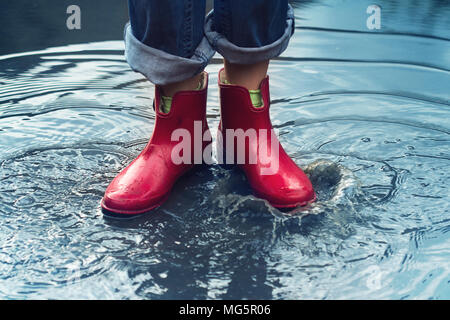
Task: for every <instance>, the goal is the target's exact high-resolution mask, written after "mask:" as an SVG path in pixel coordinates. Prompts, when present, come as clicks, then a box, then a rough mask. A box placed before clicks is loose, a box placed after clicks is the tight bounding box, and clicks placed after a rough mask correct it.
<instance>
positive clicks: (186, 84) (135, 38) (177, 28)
mask: <svg viewBox="0 0 450 320" xmlns="http://www.w3.org/2000/svg"><path fill="white" fill-rule="evenodd" d="M129 9H130V20H131V23H130V24H129V25H127V27H126V30H125V45H126V50H125V53H126V57H127V61H128V63H129V64H130V66H131V68H132V69H134V70H135V71H138V72H141V73H142V74H144V75H145V76H146V77H147V78H148V79H149V80H150V81H151V82H153V83H154V84H155V99H154V109H155V125H154V130H153V134H152V137H151V139H150V141H149V143H148V144H147V146H146V147H145V148H144V150H143V151H142V152H141V153H140V154H139V155H138V156H137V158H136V159H134V160H133V161H132V162H131V163H130V164H129V165H128V166H127V167H126V168H125V169H124V170H122V172H120V173H119V174H118V175H117V176H116V177H115V178H114V180H113V181H112V182H111V183H110V184H109V186H108V188H107V189H106V191H105V195H104V197H103V199H102V204H101V205H102V209H103V212H104V213H105V214H107V215H114V216H120V217H129V216H135V215H138V214H141V213H145V212H148V211H150V210H152V209H154V208H156V207H158V206H159V205H161V204H162V203H163V202H164V201H165V200H166V199H167V197H168V195H169V193H170V190H171V189H172V186H173V185H174V183H175V182H176V181H177V179H178V178H179V177H180V176H181V175H183V174H184V173H185V172H187V171H188V170H189V169H191V168H192V167H193V166H194V164H200V163H201V161H202V160H203V159H202V158H200V157H198V155H199V154H201V155H203V150H204V149H205V147H206V144H204V143H203V141H202V138H203V136H204V133H206V132H207V130H208V125H207V122H206V96H207V86H208V75H207V74H206V73H205V72H202V71H203V69H204V67H205V66H206V64H207V63H208V61H209V59H210V58H211V57H212V55H213V54H214V50H213V49H212V47H211V46H210V45H209V43H208V41H207V40H206V39H205V38H204V34H203V24H204V14H205V3H204V1H201V0H170V1H161V0H129ZM180 132H182V133H183V134H185V133H188V134H189V137H190V138H191V139H190V143H188V142H186V143H188V146H187V147H189V148H190V150H184V149H183V150H181V151H180V150H178V144H179V142H178V141H176V140H174V137H178V135H177V133H180ZM178 138H179V137H178ZM181 138H182V139H183V141H182V142H183V145H184V144H185V143H184V142H185V140H184V139H185V137H184V135H183V136H182V137H181ZM186 139H187V138H186ZM180 153H182V155H183V156H181V161H178V160H180ZM174 156H175V158H174Z"/></svg>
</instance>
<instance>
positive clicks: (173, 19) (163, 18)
mask: <svg viewBox="0 0 450 320" xmlns="http://www.w3.org/2000/svg"><path fill="white" fill-rule="evenodd" d="M128 7H129V13H130V24H129V25H127V27H126V29H125V39H126V57H127V61H128V63H129V64H130V66H131V68H132V69H134V70H135V71H138V72H141V73H142V74H144V75H145V76H146V77H147V78H148V79H149V80H150V82H152V83H154V84H155V85H160V86H161V87H162V89H163V92H164V94H165V95H167V96H170V97H172V96H173V95H174V94H175V93H176V92H178V91H183V90H191V89H195V88H196V87H197V86H198V83H199V80H200V75H201V72H202V71H203V69H204V68H205V67H206V65H207V63H208V62H209V60H210V59H211V57H212V56H213V55H214V50H213V49H212V48H211V46H210V45H209V43H208V41H207V40H206V39H205V38H204V32H203V26H204V17H205V1H201V0H171V1H158V0H128Z"/></svg>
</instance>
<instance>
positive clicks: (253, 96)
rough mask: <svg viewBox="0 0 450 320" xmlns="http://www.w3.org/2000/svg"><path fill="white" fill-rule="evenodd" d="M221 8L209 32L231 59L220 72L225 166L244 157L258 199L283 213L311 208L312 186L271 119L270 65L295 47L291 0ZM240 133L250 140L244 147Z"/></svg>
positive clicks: (221, 0) (226, 0)
mask: <svg viewBox="0 0 450 320" xmlns="http://www.w3.org/2000/svg"><path fill="white" fill-rule="evenodd" d="M215 5H216V6H215V9H214V12H213V13H212V14H210V15H209V16H208V18H207V20H206V24H205V33H206V35H207V37H208V40H209V41H210V43H211V44H212V46H213V47H214V48H215V49H216V50H217V51H218V52H219V53H220V54H221V55H222V56H223V57H224V59H225V68H224V70H222V71H221V72H220V73H219V87H220V99H221V122H220V125H219V133H218V142H219V147H218V159H219V162H221V161H224V160H225V159H223V157H224V155H226V161H225V162H226V163H227V164H228V163H229V161H230V160H231V161H232V162H233V163H235V164H236V162H237V161H240V160H239V153H241V154H242V153H244V157H243V158H244V161H243V162H238V163H237V164H238V165H239V167H240V168H241V169H242V170H243V171H244V173H245V174H246V176H247V179H248V181H249V183H250V186H251V187H252V189H253V191H254V193H255V194H256V195H257V196H258V197H261V198H264V199H266V200H268V201H269V202H270V203H271V204H272V205H273V206H275V207H280V208H291V207H295V206H299V205H305V204H307V203H310V202H311V201H314V199H315V193H314V190H313V188H312V185H311V182H310V181H309V179H308V177H307V176H306V175H305V173H304V172H303V171H302V170H301V169H300V168H299V167H298V166H297V165H296V164H295V162H294V161H293V160H292V159H291V158H290V157H289V156H288V155H287V153H286V152H285V151H284V150H283V148H282V146H281V145H280V143H279V141H278V139H277V137H276V135H275V132H274V130H273V127H272V124H271V121H270V115H269V107H270V94H269V79H268V77H267V70H268V66H269V61H270V59H272V58H275V57H277V56H279V55H280V54H281V53H282V52H283V51H284V50H285V49H286V47H287V45H288V43H289V39H290V37H291V36H292V34H293V32H294V16H293V10H292V8H291V7H290V6H288V2H287V0H254V1H239V0H216V1H215ZM238 132H241V133H244V134H246V135H247V136H248V139H245V136H244V139H240V142H239V140H238V139H237V137H236V136H237V135H238V134H237V133H238ZM229 133H231V135H229ZM252 133H253V135H252ZM241 138H242V137H241ZM230 139H231V140H230ZM239 143H241V144H242V143H243V145H238V144H239ZM220 144H221V145H222V146H220ZM221 150H222V151H221ZM230 154H232V155H233V156H229V155H230ZM236 156H237V157H236ZM233 158H234V159H233ZM243 158H242V157H241V159H243ZM251 159H253V160H251ZM252 161H253V162H252Z"/></svg>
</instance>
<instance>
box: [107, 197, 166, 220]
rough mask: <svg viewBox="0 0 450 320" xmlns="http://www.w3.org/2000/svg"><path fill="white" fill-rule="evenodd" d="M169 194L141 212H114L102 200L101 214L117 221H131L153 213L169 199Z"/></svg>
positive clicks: (114, 210)
mask: <svg viewBox="0 0 450 320" xmlns="http://www.w3.org/2000/svg"><path fill="white" fill-rule="evenodd" d="M169 194H170V193H169ZM169 194H166V195H165V196H163V197H162V198H161V200H160V201H158V202H157V203H156V204H154V205H152V206H150V207H148V208H146V209H141V210H116V209H112V208H108V207H107V206H106V205H105V203H104V199H102V201H101V203H100V205H101V207H102V213H103V214H104V215H105V216H107V217H110V218H117V219H133V218H137V217H140V216H143V215H145V214H147V213H150V211H153V210H155V209H157V208H159V207H160V206H161V205H162V204H163V203H164V202H166V200H167V199H168V198H169Z"/></svg>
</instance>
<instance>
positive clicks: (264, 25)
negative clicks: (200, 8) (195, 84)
mask: <svg viewBox="0 0 450 320" xmlns="http://www.w3.org/2000/svg"><path fill="white" fill-rule="evenodd" d="M288 8H289V6H288V1H287V0H270V1H267V0H254V1H245V2H244V1H239V0H215V8H214V14H213V15H210V16H209V17H208V21H207V26H206V34H207V37H208V39H209V40H210V42H211V43H212V45H213V46H214V47H215V48H216V49H217V51H218V52H219V53H221V54H222V56H223V57H224V59H225V71H224V78H226V79H227V80H228V81H229V82H231V83H234V84H239V85H242V86H244V87H246V88H248V89H250V90H256V89H258V87H259V84H260V83H261V81H262V79H264V78H265V76H266V74H267V69H268V65H269V60H270V59H272V58H274V57H277V56H279V55H280V54H281V53H282V52H283V51H284V50H285V49H286V47H287V45H288V43H289V38H290V37H291V35H292V34H293V32H294V20H293V16H292V15H293V13H292V11H291V10H288ZM288 13H289V15H290V16H289V19H288ZM287 20H288V23H286V21H287Z"/></svg>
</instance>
